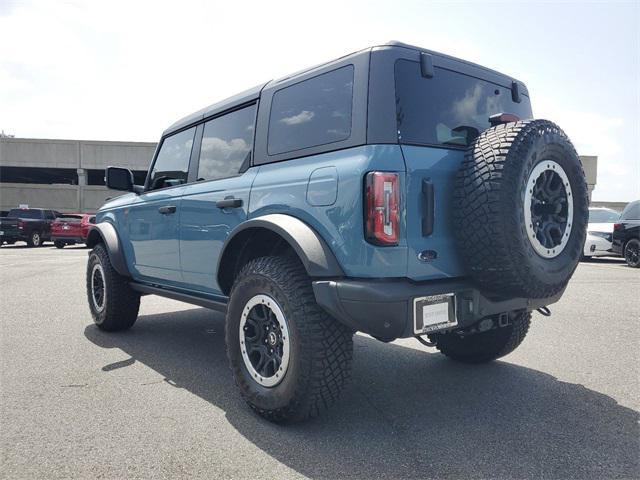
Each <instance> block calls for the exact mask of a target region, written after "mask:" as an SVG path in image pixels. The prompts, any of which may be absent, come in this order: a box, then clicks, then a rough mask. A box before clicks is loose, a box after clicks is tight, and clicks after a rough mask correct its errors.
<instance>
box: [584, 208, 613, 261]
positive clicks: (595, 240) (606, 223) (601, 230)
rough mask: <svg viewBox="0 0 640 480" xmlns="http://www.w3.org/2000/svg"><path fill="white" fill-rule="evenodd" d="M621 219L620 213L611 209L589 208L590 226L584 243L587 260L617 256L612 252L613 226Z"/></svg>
mask: <svg viewBox="0 0 640 480" xmlns="http://www.w3.org/2000/svg"><path fill="white" fill-rule="evenodd" d="M619 218H620V213H619V212H616V211H615V210H611V209H610V208H604V207H591V208H589V226H588V227H587V239H586V240H585V242H584V252H583V255H584V257H585V258H591V257H608V256H614V255H615V254H614V253H613V251H612V250H611V247H612V245H611V241H612V236H613V224H614V223H615V222H617V221H618V219H619Z"/></svg>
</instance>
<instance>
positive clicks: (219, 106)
mask: <svg viewBox="0 0 640 480" xmlns="http://www.w3.org/2000/svg"><path fill="white" fill-rule="evenodd" d="M379 48H404V49H410V50H415V51H418V52H425V53H429V54H431V55H435V56H438V57H441V58H444V59H448V60H451V61H455V62H459V63H462V64H464V65H467V66H470V67H473V68H475V69H480V70H484V71H485V72H487V73H489V74H491V75H493V76H495V75H497V76H500V77H504V78H508V79H510V80H511V79H512V77H509V76H508V75H505V74H503V73H500V72H498V71H496V70H492V69H490V68H487V67H483V66H482V65H478V64H476V63H473V62H469V61H467V60H462V59H460V58H457V57H453V56H451V55H447V54H444V53H440V52H436V51H433V50H429V49H426V48H421V47H417V46H415V45H409V44H407V43H402V42H398V41H395V40H392V41H389V42H387V43H384V44H382V45H374V46H372V47H367V48H365V49H362V50H358V51H356V52H353V53H350V54H348V55H344V56H342V57H339V58H336V59H333V60H331V61H329V62H325V63H322V64H320V65H315V66H313V67H310V68H305V69H304V70H300V71H298V72H295V73H293V74H290V75H286V76H284V77H281V78H278V79H275V80H270V81H268V82H266V83H261V84H260V85H256V86H255V87H253V88H250V89H248V90H245V91H244V92H241V93H238V94H237V95H234V96H232V97H229V98H226V99H224V100H221V101H219V102H216V103H214V104H212V105H209V106H208V107H205V108H203V109H201V110H198V111H197V112H194V113H192V114H190V115H187V116H186V117H183V118H181V119H180V120H178V121H177V122H174V123H173V124H172V125H171V126H169V128H167V129H166V130H165V131H164V132H163V134H162V135H163V136H165V135H168V134H170V133H173V132H175V131H177V130H180V129H181V128H184V127H186V126H188V125H191V124H194V123H197V122H199V121H200V120H203V119H204V118H207V117H211V116H214V115H216V114H217V113H220V112H223V111H225V110H228V109H231V108H234V107H237V106H240V105H243V104H245V103H249V102H252V101H254V100H257V99H258V98H259V97H260V93H261V92H262V90H263V89H264V88H265V87H267V86H272V85H276V84H278V83H281V82H283V81H285V80H290V79H292V78H295V77H297V76H299V75H303V74H306V73H309V72H311V71H313V70H316V69H320V68H324V67H326V66H328V65H331V64H332V63H335V62H337V61H340V60H343V59H345V58H347V57H351V56H357V55H365V54H368V53H370V52H371V51H372V50H374V49H379ZM513 80H515V79H513ZM519 83H520V84H521V85H522V86H523V90H524V91H523V93H524V94H525V95H528V92H527V89H526V87H525V86H524V84H523V83H522V82H519Z"/></svg>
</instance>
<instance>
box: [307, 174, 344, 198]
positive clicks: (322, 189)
mask: <svg viewBox="0 0 640 480" xmlns="http://www.w3.org/2000/svg"><path fill="white" fill-rule="evenodd" d="M337 197H338V169H337V168H336V167H333V166H332V167H322V168H316V169H315V170H314V171H313V172H311V175H309V183H308V184H307V203H308V204H309V205H311V206H313V207H328V206H329V205H333V204H334V203H336V198H337Z"/></svg>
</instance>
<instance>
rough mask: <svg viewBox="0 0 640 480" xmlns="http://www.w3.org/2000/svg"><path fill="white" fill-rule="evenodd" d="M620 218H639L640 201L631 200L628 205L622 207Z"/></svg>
mask: <svg viewBox="0 0 640 480" xmlns="http://www.w3.org/2000/svg"><path fill="white" fill-rule="evenodd" d="M620 218H621V219H622V220H640V201H639V202H631V203H630V204H629V205H627V206H626V207H624V210H623V211H622V215H621V216H620Z"/></svg>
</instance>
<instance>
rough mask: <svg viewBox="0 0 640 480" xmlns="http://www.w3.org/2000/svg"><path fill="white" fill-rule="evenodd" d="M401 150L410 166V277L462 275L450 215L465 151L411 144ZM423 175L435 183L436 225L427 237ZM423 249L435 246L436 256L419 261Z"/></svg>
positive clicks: (407, 164)
mask: <svg viewBox="0 0 640 480" xmlns="http://www.w3.org/2000/svg"><path fill="white" fill-rule="evenodd" d="M402 152H403V154H404V159H405V163H406V166H407V195H406V198H407V199H408V203H407V204H406V214H407V225H408V226H407V244H408V247H407V253H408V259H407V277H409V278H411V279H413V280H428V279H436V278H447V277H457V276H461V275H463V273H464V272H463V269H462V264H461V263H460V260H459V258H458V257H459V255H457V254H456V246H455V237H454V232H453V226H452V224H451V216H452V213H453V190H454V182H455V177H456V172H457V171H458V169H459V167H460V164H461V163H462V159H463V157H464V152H462V151H459V150H447V149H443V148H432V147H414V146H408V145H404V146H402ZM423 179H426V180H429V181H431V182H432V183H433V186H434V196H435V211H434V213H435V218H434V228H433V233H432V234H431V235H429V236H428V237H423V236H422V217H423V213H424V197H423V195H422V181H423ZM424 250H435V251H436V252H437V258H436V259H435V260H432V261H430V262H423V261H420V260H419V259H418V255H419V254H420V252H423V251H424Z"/></svg>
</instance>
